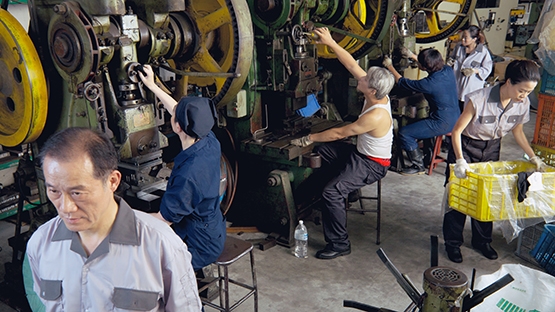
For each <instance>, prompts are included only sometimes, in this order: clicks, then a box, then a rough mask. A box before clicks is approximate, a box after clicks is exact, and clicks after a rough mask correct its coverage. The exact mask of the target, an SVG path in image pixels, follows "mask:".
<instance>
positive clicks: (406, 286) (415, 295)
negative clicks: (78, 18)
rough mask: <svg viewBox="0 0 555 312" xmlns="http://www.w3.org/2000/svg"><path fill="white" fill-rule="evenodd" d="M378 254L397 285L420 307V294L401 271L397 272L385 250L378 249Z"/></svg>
mask: <svg viewBox="0 0 555 312" xmlns="http://www.w3.org/2000/svg"><path fill="white" fill-rule="evenodd" d="M376 253H377V254H378V256H379V257H380V259H382V261H383V263H384V264H385V266H386V267H387V268H388V269H389V271H390V272H391V274H393V276H395V279H396V280H397V283H399V285H401V288H403V290H404V291H405V292H406V293H407V295H409V297H410V299H411V300H412V302H414V303H415V304H416V305H420V297H421V295H420V292H419V291H418V290H417V289H416V288H415V287H414V286H413V285H412V283H410V282H409V281H407V279H406V278H405V277H404V276H403V275H402V274H401V272H399V270H397V268H396V267H395V265H393V263H392V262H391V261H390V260H389V258H388V257H387V255H386V254H385V252H384V251H383V249H381V248H380V249H378V251H376Z"/></svg>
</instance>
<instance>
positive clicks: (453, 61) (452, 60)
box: [447, 57, 455, 67]
mask: <svg viewBox="0 0 555 312" xmlns="http://www.w3.org/2000/svg"><path fill="white" fill-rule="evenodd" d="M453 65H455V59H454V58H452V57H450V58H449V59H448V60H447V66H449V67H453Z"/></svg>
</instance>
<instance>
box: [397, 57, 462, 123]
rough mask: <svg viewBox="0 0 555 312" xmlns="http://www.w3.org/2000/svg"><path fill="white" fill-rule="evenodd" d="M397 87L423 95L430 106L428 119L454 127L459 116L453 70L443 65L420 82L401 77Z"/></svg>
mask: <svg viewBox="0 0 555 312" xmlns="http://www.w3.org/2000/svg"><path fill="white" fill-rule="evenodd" d="M399 86H401V87H403V88H405V89H408V90H411V91H414V92H420V93H422V94H424V97H425V98H426V100H427V101H428V105H429V106H430V118H431V119H435V120H440V121H443V122H446V123H448V124H450V125H451V128H453V126H455V123H456V122H457V119H458V118H459V116H460V108H459V100H458V97H457V82H456V81H455V74H454V73H453V69H452V68H451V67H449V66H447V65H444V66H443V68H442V69H441V70H440V71H437V72H435V73H432V74H430V75H429V76H428V77H426V78H423V79H420V80H411V79H407V78H404V77H402V78H401V79H399Z"/></svg>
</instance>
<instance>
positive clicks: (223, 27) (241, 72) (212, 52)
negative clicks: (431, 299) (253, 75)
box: [175, 0, 254, 108]
mask: <svg viewBox="0 0 555 312" xmlns="http://www.w3.org/2000/svg"><path fill="white" fill-rule="evenodd" d="M186 7H187V10H186V11H187V14H188V15H189V16H190V18H191V20H192V21H194V22H195V28H196V30H197V32H198V33H197V34H198V36H199V38H197V42H198V45H197V49H196V51H195V53H194V55H193V56H192V57H191V58H187V59H185V60H183V61H180V60H175V61H176V65H177V67H178V68H180V69H184V70H186V71H191V72H201V73H233V74H235V76H234V77H222V76H212V77H210V76H194V75H193V76H190V77H189V78H188V79H189V80H188V83H189V84H192V85H196V86H198V87H203V88H205V90H207V93H208V95H209V96H210V97H212V99H213V100H214V103H216V106H217V107H218V108H221V107H222V106H224V105H226V104H228V103H229V102H230V101H231V100H233V99H234V98H235V96H236V94H237V92H239V90H241V88H242V87H243V85H244V83H245V80H246V78H247V74H248V71H249V68H250V66H251V64H252V58H253V52H252V51H253V48H254V39H253V38H254V36H253V31H252V20H251V18H250V13H249V7H248V5H247V3H246V2H245V1H242V0H203V1H191V0H189V1H187V6H186Z"/></svg>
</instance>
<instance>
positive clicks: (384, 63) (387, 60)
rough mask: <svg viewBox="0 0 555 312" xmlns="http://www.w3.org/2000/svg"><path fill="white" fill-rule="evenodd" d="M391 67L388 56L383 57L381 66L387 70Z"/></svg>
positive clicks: (391, 63)
mask: <svg viewBox="0 0 555 312" xmlns="http://www.w3.org/2000/svg"><path fill="white" fill-rule="evenodd" d="M391 65H393V62H392V61H391V59H390V58H389V56H384V58H383V66H384V67H386V68H387V67H389V66H391Z"/></svg>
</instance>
